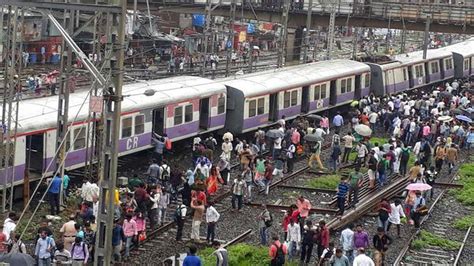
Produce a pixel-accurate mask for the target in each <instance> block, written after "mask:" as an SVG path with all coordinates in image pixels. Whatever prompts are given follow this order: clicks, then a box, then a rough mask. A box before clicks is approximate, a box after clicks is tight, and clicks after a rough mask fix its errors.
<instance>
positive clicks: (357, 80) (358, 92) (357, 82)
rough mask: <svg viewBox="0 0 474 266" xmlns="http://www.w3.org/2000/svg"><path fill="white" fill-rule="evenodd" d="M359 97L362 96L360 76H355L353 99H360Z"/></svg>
mask: <svg viewBox="0 0 474 266" xmlns="http://www.w3.org/2000/svg"><path fill="white" fill-rule="evenodd" d="M361 95H362V89H361V84H360V75H356V78H355V90H354V99H360V97H361Z"/></svg>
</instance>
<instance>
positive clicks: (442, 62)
mask: <svg viewBox="0 0 474 266" xmlns="http://www.w3.org/2000/svg"><path fill="white" fill-rule="evenodd" d="M445 70H446V68H445V67H444V60H443V59H440V60H439V74H440V75H441V79H444V77H445V76H444V74H445V73H444V71H445Z"/></svg>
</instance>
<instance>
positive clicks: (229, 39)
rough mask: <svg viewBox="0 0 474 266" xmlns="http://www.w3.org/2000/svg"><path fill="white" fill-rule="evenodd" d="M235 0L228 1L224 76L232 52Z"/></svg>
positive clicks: (226, 72)
mask: <svg viewBox="0 0 474 266" xmlns="http://www.w3.org/2000/svg"><path fill="white" fill-rule="evenodd" d="M236 2H237V1H236V0H232V1H231V3H230V22H229V37H227V43H228V44H229V43H230V45H226V48H227V61H226V65H225V76H226V77H227V76H229V71H230V61H231V59H232V53H233V52H234V20H235V9H236Z"/></svg>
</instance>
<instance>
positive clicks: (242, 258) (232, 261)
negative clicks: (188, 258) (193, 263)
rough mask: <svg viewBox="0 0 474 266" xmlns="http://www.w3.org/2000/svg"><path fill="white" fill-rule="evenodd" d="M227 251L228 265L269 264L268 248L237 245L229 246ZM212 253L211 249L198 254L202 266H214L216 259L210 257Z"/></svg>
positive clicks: (250, 265)
mask: <svg viewBox="0 0 474 266" xmlns="http://www.w3.org/2000/svg"><path fill="white" fill-rule="evenodd" d="M227 251H228V253H229V265H239V266H256V265H262V266H263V265H269V264H270V257H269V255H268V247H263V246H252V245H248V244H237V245H233V246H230V247H229V249H228V250H227ZM212 252H214V249H212V248H206V249H204V250H201V251H200V252H199V256H200V257H201V259H202V262H203V265H204V266H207V265H215V264H216V258H215V256H214V255H212Z"/></svg>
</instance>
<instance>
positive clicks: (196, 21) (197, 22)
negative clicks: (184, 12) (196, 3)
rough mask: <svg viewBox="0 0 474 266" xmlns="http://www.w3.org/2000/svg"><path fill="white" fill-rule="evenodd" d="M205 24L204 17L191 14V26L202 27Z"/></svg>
mask: <svg viewBox="0 0 474 266" xmlns="http://www.w3.org/2000/svg"><path fill="white" fill-rule="evenodd" d="M205 24H206V16H205V15H201V14H193V26H198V27H204V25H205Z"/></svg>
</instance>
